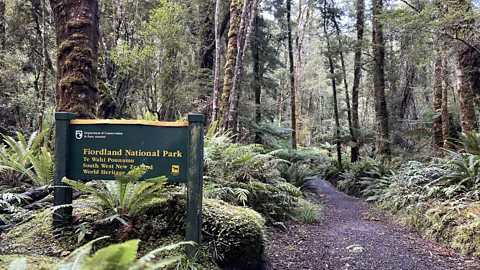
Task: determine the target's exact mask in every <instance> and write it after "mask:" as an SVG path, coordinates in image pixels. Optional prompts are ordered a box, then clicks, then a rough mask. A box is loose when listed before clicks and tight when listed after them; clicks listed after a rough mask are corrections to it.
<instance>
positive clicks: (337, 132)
mask: <svg viewBox="0 0 480 270" xmlns="http://www.w3.org/2000/svg"><path fill="white" fill-rule="evenodd" d="M327 12H330V11H327V3H326V1H325V2H324V10H323V18H324V19H323V33H324V35H325V39H326V40H327V59H328V66H329V71H330V81H331V83H332V94H333V113H334V118H335V144H336V145H337V164H338V165H337V169H338V170H339V171H340V170H342V148H341V143H340V120H339V115H338V100H337V82H336V79H335V65H334V63H333V57H332V53H333V52H332V47H331V44H330V34H329V33H328V30H327V24H328V21H327V18H332V17H333V16H335V15H333V14H328V15H327ZM332 20H333V19H332Z"/></svg>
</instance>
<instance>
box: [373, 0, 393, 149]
mask: <svg viewBox="0 0 480 270" xmlns="http://www.w3.org/2000/svg"><path fill="white" fill-rule="evenodd" d="M372 7H373V18H372V19H373V22H372V43H373V57H374V67H373V88H374V96H375V118H376V122H377V128H376V131H377V151H378V154H379V155H382V156H390V141H389V132H388V111H387V101H386V99H385V71H384V65H385V42H384V39H383V25H382V22H381V19H380V16H381V14H382V10H383V0H373V5H372Z"/></svg>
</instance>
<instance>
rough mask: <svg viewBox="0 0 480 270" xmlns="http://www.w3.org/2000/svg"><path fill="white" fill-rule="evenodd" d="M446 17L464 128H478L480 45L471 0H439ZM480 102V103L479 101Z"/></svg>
mask: <svg viewBox="0 0 480 270" xmlns="http://www.w3.org/2000/svg"><path fill="white" fill-rule="evenodd" d="M437 7H438V8H439V9H440V11H441V12H442V13H444V14H443V15H444V17H447V18H449V19H448V20H445V23H444V25H443V29H444V32H445V36H446V37H448V38H450V39H451V42H452V43H450V44H451V46H450V47H452V48H453V50H454V53H455V75H456V80H457V90H458V103H459V111H460V122H461V126H462V131H473V130H476V128H477V123H476V118H475V106H474V103H475V99H476V97H477V98H479V99H477V102H478V101H480V52H479V49H480V46H479V44H478V40H477V37H476V35H475V32H476V31H475V29H474V27H475V20H474V17H475V16H474V14H473V11H472V1H471V0H451V1H438V2H437ZM479 103H480V102H479Z"/></svg>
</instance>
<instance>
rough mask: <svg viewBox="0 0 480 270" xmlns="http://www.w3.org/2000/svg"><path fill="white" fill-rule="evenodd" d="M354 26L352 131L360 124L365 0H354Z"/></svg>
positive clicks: (355, 153)
mask: <svg viewBox="0 0 480 270" xmlns="http://www.w3.org/2000/svg"><path fill="white" fill-rule="evenodd" d="M355 6H356V17H357V18H356V19H357V22H356V28H357V42H356V44H355V60H354V70H353V88H352V126H353V130H354V133H355V132H358V130H359V128H360V125H359V120H358V93H359V90H360V79H361V78H362V42H363V32H364V30H363V29H364V25H365V21H364V18H365V0H356V5H355ZM358 148H359V147H358V142H357V144H356V145H355V146H354V147H352V150H351V151H352V153H351V157H350V160H351V161H352V162H356V161H357V160H358Z"/></svg>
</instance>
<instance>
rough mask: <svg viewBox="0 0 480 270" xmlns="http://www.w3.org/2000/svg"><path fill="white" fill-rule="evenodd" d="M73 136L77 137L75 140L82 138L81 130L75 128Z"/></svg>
mask: <svg viewBox="0 0 480 270" xmlns="http://www.w3.org/2000/svg"><path fill="white" fill-rule="evenodd" d="M75 138H77V140H80V139H81V138H83V130H75Z"/></svg>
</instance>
